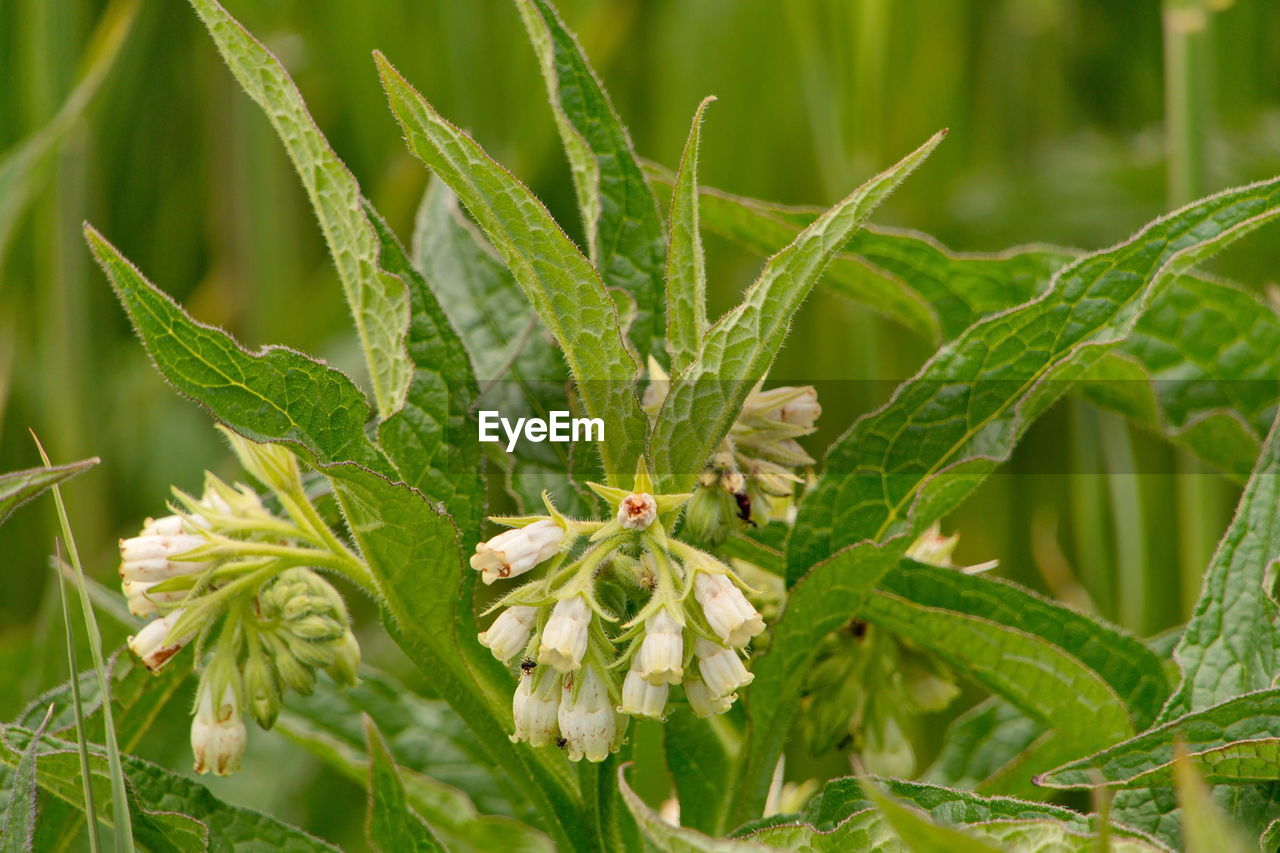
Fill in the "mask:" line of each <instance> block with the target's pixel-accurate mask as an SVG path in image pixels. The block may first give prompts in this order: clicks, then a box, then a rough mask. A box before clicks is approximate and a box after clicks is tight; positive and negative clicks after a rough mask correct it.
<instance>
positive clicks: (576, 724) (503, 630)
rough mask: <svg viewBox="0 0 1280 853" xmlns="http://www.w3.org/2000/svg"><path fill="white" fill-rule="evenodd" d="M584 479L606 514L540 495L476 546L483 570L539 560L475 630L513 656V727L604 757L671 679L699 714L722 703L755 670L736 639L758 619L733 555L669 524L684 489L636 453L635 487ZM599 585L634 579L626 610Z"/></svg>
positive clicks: (496, 650)
mask: <svg viewBox="0 0 1280 853" xmlns="http://www.w3.org/2000/svg"><path fill="white" fill-rule="evenodd" d="M591 487H592V489H594V490H595V491H596V493H597V494H599V495H600V497H601V498H603V499H604V500H605V501H607V502H608V504H609V506H610V516H609V520H608V521H579V520H575V519H570V518H566V517H564V516H563V515H561V514H560V513H559V512H558V511H557V510H556V508H555V507H554V506H552V505H551V503H550V501H547V502H546V503H547V512H548V515H546V516H528V517H524V518H514V519H495V521H499V522H501V523H504V524H508V525H510V526H512V527H514V528H515V529H514V530H511V531H508V532H506V533H503V534H501V535H499V536H497V537H495V538H494V539H491V540H489V541H488V542H483V543H481V544H480V545H478V546H477V547H476V556H475V557H473V558H472V566H473V567H475V568H477V569H479V570H480V571H481V572H484V573H486V577H485V579H486V580H487V579H488V577H487V573H489V572H491V571H500V570H501V569H503V568H510V569H511V570H510V571H509V572H508V573H507V574H505V575H499V576H501V577H508V576H510V577H514V576H515V575H517V574H523V573H525V572H530V571H531V570H532V569H533V568H534V567H538V566H543V567H545V571H539V572H536V573H534V574H532V575H530V577H531V579H529V580H527V581H526V582H525V583H524V584H523V585H522V586H520V587H519V588H517V589H516V590H514V591H513V592H511V593H509V594H508V595H506V596H505V597H504V598H502V599H501V600H499V602H498V603H497V604H496V605H494V608H493V609H495V610H500V611H501V612H499V613H498V616H497V618H495V619H494V620H493V623H492V624H491V625H490V626H489V629H488V630H487V631H485V632H483V633H481V634H480V635H479V640H480V642H481V643H482V644H483V645H485V646H486V647H488V648H489V650H490V651H491V652H492V653H493V655H494V657H496V658H497V659H498V660H500V661H502V662H504V663H510V662H511V661H513V660H515V659H517V658H518V659H520V673H521V677H520V681H519V685H518V686H517V688H516V691H515V696H514V698H513V700H512V715H513V717H514V723H515V726H514V733H513V735H512V739H513V740H516V741H528V742H529V743H530V744H531V745H533V746H546V745H549V744H552V743H554V744H556V745H558V746H559V747H560V748H561V749H563V750H564V751H565V752H566V754H567V755H568V757H569V758H570V759H571V760H573V761H578V760H581V759H583V758H585V759H587V760H588V761H602V760H603V759H604V758H605V757H606V756H607V755H608V754H609V753H610V752H611V751H612V750H614V749H616V748H617V747H618V745H619V744H620V743H621V738H622V736H623V735H624V733H625V730H626V720H627V717H629V716H635V717H647V718H653V719H662V718H664V717H665V715H666V713H667V710H668V707H669V704H670V699H671V693H672V688H673V687H677V686H680V685H683V690H684V698H685V700H686V702H687V705H688V707H689V709H690V710H691V711H692V712H693V713H694V714H697V715H698V716H701V717H707V716H711V715H713V714H721V713H724V712H725V711H727V710H728V709H729V708H730V707H731V705H732V704H733V702H734V700H735V699H736V698H737V692H736V691H737V690H739V689H740V688H742V687H743V686H745V685H747V684H749V683H750V682H751V678H752V675H751V673H750V672H749V671H748V670H747V667H746V665H745V664H744V662H743V657H742V655H743V650H744V649H745V648H746V647H747V646H748V645H749V644H750V642H751V641H752V639H753V638H755V637H756V636H757V635H759V634H760V633H761V632H762V631H764V627H765V626H764V620H763V618H762V617H761V616H760V614H759V612H758V611H757V610H756V609H755V607H753V606H752V604H751V603H750V601H748V599H747V597H746V595H745V594H744V593H743V589H742V588H741V581H740V580H739V579H738V578H737V576H736V575H735V574H734V572H733V570H732V569H731V568H730V567H729V566H727V565H725V564H724V563H722V562H720V561H719V560H717V559H716V558H714V557H712V556H711V555H710V554H707V553H705V552H703V551H700V550H698V549H697V548H694V547H692V546H690V545H688V544H686V543H684V542H682V541H680V540H679V539H677V538H675V537H673V536H669V535H668V533H667V527H668V526H669V525H670V524H671V523H672V522H674V520H675V517H676V515H677V514H678V512H679V511H680V509H681V507H682V506H683V505H684V503H685V502H686V501H687V500H688V498H689V496H688V495H683V494H682V495H663V494H655V493H654V488H653V483H652V480H651V479H650V477H649V475H648V472H647V471H646V469H645V468H644V467H643V463H641V465H640V466H639V467H638V470H637V474H636V479H635V483H634V485H633V487H632V488H631V489H630V490H626V489H619V488H613V487H607V486H601V485H598V484H591ZM535 527H536V528H538V529H537V530H536V531H535V532H534V533H531V534H526V535H523V536H512V534H513V533H520V532H522V531H528V530H530V529H532V528H535ZM605 588H611V589H614V590H615V591H616V589H617V588H625V589H626V590H629V592H628V593H627V594H626V595H624V596H623V598H625V599H626V600H627V602H628V604H626V605H624V611H625V612H618V613H614V612H611V611H609V610H608V609H606V608H605V607H604V606H603V605H602V604H601V600H602V595H603V592H602V590H604V589H605ZM624 616H625V617H629V618H626V620H625V621H623V618H624ZM624 668H625V669H624ZM622 672H625V677H623V678H622V679H621V684H619V683H618V675H619V674H620V673H622Z"/></svg>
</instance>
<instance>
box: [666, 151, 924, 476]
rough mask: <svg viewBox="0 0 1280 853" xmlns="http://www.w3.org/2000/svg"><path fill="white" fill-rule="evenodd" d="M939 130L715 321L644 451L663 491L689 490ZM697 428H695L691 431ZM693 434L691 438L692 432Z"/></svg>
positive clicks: (832, 213) (788, 252)
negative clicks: (827, 279)
mask: <svg viewBox="0 0 1280 853" xmlns="http://www.w3.org/2000/svg"><path fill="white" fill-rule="evenodd" d="M944 135H945V131H943V132H940V133H938V134H935V135H934V136H933V137H932V138H931V139H930V140H929V141H928V142H926V143H925V144H924V145H922V146H920V147H919V148H918V149H916V150H915V151H913V152H912V153H910V154H908V155H907V156H906V157H905V158H903V159H902V161H901V162H899V163H898V164H897V165H896V166H894V167H893V168H891V169H889V170H887V171H885V172H883V173H881V174H879V175H877V176H876V177H874V178H872V179H871V180H870V181H868V182H867V183H865V184H863V185H862V186H861V187H859V188H858V189H857V190H855V191H854V192H853V193H852V194H851V195H849V196H848V197H847V198H845V199H844V200H843V201H841V202H839V203H838V204H836V205H835V206H834V207H832V208H831V209H830V210H828V211H827V212H826V213H824V214H823V215H822V216H820V217H819V218H818V219H817V220H815V221H814V222H813V224H811V225H810V226H809V227H808V228H806V229H805V230H804V231H802V232H800V234H799V235H798V236H797V237H796V239H795V240H794V241H793V242H792V243H791V245H789V246H787V248H785V249H783V250H782V251H781V252H779V253H778V254H776V255H774V256H773V257H772V258H770V259H769V261H768V262H767V263H766V264H765V267H764V270H763V271H762V272H761V273H760V276H759V278H757V279H756V281H755V283H753V284H752V285H751V287H750V288H749V289H748V290H747V292H746V294H745V295H744V296H743V299H742V302H740V303H739V304H738V305H737V307H735V308H733V309H732V310H731V311H729V312H728V313H727V314H725V315H724V316H723V317H721V318H720V319H719V320H717V321H716V322H715V323H714V324H713V325H712V326H711V328H710V329H708V330H707V333H706V335H705V336H704V338H703V341H702V348H701V351H700V352H699V353H698V357H697V359H696V360H695V361H694V362H693V363H692V364H691V365H690V366H689V367H688V368H687V369H686V370H685V371H683V372H682V373H681V374H680V375H679V376H676V377H674V378H673V380H672V383H671V389H670V391H669V392H668V394H667V397H666V400H665V401H664V402H663V404H662V409H661V410H660V411H659V412H658V416H657V419H656V420H655V422H654V425H653V437H652V439H651V441H650V448H651V449H652V452H653V456H654V468H655V470H656V471H657V474H658V476H659V477H660V478H661V479H662V481H663V483H664V486H663V488H664V489H665V490H666V491H674V492H682V491H686V490H687V489H689V488H690V487H692V485H693V483H694V481H695V479H696V478H697V476H698V474H699V472H701V470H702V467H703V466H704V465H705V464H706V462H707V460H708V459H709V458H710V457H711V454H712V453H714V452H715V449H716V448H717V447H718V446H719V445H720V443H721V441H723V440H724V437H725V435H727V434H728V432H729V428H730V427H731V426H732V425H733V422H734V420H735V419H736V418H737V417H738V414H739V412H740V411H741V410H742V404H743V401H745V400H746V398H747V394H748V393H750V391H751V388H752V387H753V386H754V385H755V383H756V382H757V381H758V380H760V379H762V378H763V377H764V376H765V374H766V373H768V370H769V366H770V365H771V364H772V363H773V359H774V356H776V355H777V353H778V349H779V348H780V347H781V346H782V340H783V338H785V337H786V334H787V330H788V329H789V328H790V326H791V318H792V316H793V315H794V314H795V312H796V311H797V310H798V309H799V308H800V305H801V303H803V302H804V300H805V297H807V296H808V295H809V291H811V290H812V289H813V286H814V285H815V284H816V283H817V281H818V278H819V277H820V276H821V275H822V272H823V270H824V269H826V266H827V264H828V263H829V262H830V261H831V259H832V258H833V257H835V255H836V254H837V253H838V252H839V251H840V249H841V248H843V246H844V244H845V242H846V241H847V240H848V239H849V236H850V235H851V234H852V233H853V232H854V231H856V230H857V229H858V228H859V227H861V225H862V224H863V223H864V222H865V221H866V219H867V217H868V216H870V214H871V211H872V210H874V209H875V208H876V206H877V205H879V204H880V202H881V201H883V200H884V199H885V198H886V197H887V196H888V195H889V194H890V193H891V192H893V190H894V189H895V188H896V187H897V186H898V185H899V184H900V183H902V181H903V180H905V179H906V177H907V176H908V175H909V174H911V172H912V171H914V170H915V168H916V167H917V166H919V165H920V164H921V163H922V162H924V160H925V158H926V157H928V156H929V154H930V153H932V151H933V149H934V148H936V147H937V145H938V143H940V142H941V141H942V138H943V136H944ZM691 425H696V427H697V429H696V430H691V429H690V427H691ZM691 433H692V434H691Z"/></svg>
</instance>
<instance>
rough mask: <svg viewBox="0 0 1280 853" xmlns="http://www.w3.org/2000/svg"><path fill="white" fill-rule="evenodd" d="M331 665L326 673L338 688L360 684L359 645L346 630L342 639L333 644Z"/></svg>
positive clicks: (354, 637) (354, 636)
mask: <svg viewBox="0 0 1280 853" xmlns="http://www.w3.org/2000/svg"><path fill="white" fill-rule="evenodd" d="M333 648H334V652H335V654H334V656H333V664H332V665H331V666H330V667H329V669H328V670H327V672H328V673H329V677H330V678H332V679H333V681H334V683H335V684H337V685H338V686H339V687H355V686H356V685H357V684H359V683H360V643H359V641H358V640H356V635H355V634H353V633H351V631H350V629H348V630H347V631H346V632H345V633H344V634H343V635H342V639H340V640H338V642H336V643H334V644H333Z"/></svg>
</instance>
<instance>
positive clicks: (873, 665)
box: [803, 525, 995, 778]
mask: <svg viewBox="0 0 1280 853" xmlns="http://www.w3.org/2000/svg"><path fill="white" fill-rule="evenodd" d="M958 541H959V536H958V535H952V536H943V535H942V534H941V533H940V532H939V529H938V527H937V525H934V526H933V527H930V528H929V529H928V530H927V531H925V532H924V533H923V534H922V535H921V536H920V537H919V538H917V539H916V541H915V542H913V543H912V544H911V547H909V548H908V549H907V552H906V556H907V557H908V558H909V559H912V560H915V561H916V562H920V563H929V564H932V565H936V566H943V567H947V568H957V570H958V571H963V572H967V573H973V572H979V571H985V570H986V569H989V568H991V567H992V566H994V565H995V563H994V562H990V563H983V564H981V565H978V566H970V567H964V568H958V567H955V566H953V565H952V563H951V556H952V553H953V552H954V550H955V547H956V543H957V542H958ZM805 693H806V698H805V705H806V710H807V713H806V714H805V715H804V718H803V719H804V732H805V739H806V741H807V742H808V745H809V748H810V750H811V751H812V752H813V753H814V754H815V755H818V754H821V753H823V752H826V751H827V750H829V749H832V748H839V749H846V748H848V749H852V750H853V751H855V752H857V753H858V755H859V757H860V758H861V761H862V764H863V766H864V767H865V768H866V769H867V770H868V771H870V772H872V773H876V774H879V775H883V776H893V777H897V778H911V777H912V776H913V775H914V773H915V771H916V757H915V749H914V747H913V746H912V744H911V740H910V738H909V737H908V732H909V731H910V729H911V728H912V726H913V724H914V718H915V717H916V716H918V715H920V714H926V713H932V712H935V711H940V710H942V709H944V708H946V707H947V705H949V704H951V702H952V700H954V699H955V698H956V696H958V695H959V693H960V690H959V688H958V687H957V686H956V683H955V678H954V676H953V675H952V674H951V672H950V671H949V670H948V668H947V666H946V665H945V664H944V663H943V662H942V661H941V660H940V659H938V658H937V657H936V656H935V655H934V654H932V653H931V652H929V651H927V650H925V649H922V648H920V647H919V646H917V645H915V644H914V643H911V642H910V641H909V640H907V639H905V638H903V637H900V636H898V635H896V634H893V633H891V632H889V631H887V630H884V629H882V628H880V627H879V626H876V625H871V624H868V623H866V622H862V621H854V622H850V623H849V624H848V625H845V626H844V627H843V628H842V629H841V630H839V631H837V632H836V633H834V634H831V635H829V636H828V637H826V638H825V639H824V640H823V641H822V645H821V647H820V649H819V652H818V658H817V663H816V664H815V665H814V668H813V669H812V671H811V672H810V675H809V679H808V682H807V684H806V690H805Z"/></svg>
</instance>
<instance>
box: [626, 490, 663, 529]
mask: <svg viewBox="0 0 1280 853" xmlns="http://www.w3.org/2000/svg"><path fill="white" fill-rule="evenodd" d="M657 520H658V502H657V501H656V500H654V499H653V495H651V494H648V493H647V492H636V493H634V494H630V495H627V496H626V497H625V498H623V499H622V502H621V503H619V504H618V523H619V524H621V525H622V526H623V527H625V528H627V529H628V530H644V529H645V528H646V527H648V526H649V525H650V524H653V523H654V522H655V521H657Z"/></svg>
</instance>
